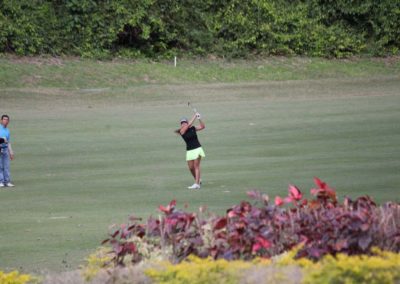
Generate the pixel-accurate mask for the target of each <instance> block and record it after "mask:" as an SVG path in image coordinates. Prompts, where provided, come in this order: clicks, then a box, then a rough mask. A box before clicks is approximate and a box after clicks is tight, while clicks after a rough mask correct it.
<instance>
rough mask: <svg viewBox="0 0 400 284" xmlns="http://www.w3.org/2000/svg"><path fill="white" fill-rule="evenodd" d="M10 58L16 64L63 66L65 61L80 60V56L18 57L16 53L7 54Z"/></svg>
mask: <svg viewBox="0 0 400 284" xmlns="http://www.w3.org/2000/svg"><path fill="white" fill-rule="evenodd" d="M7 57H8V59H10V60H12V62H13V63H16V64H32V65H36V66H42V65H50V66H63V65H64V61H74V60H78V58H76V59H74V58H65V59H63V58H60V57H40V56H35V57H29V56H23V57H18V56H14V55H10V56H7Z"/></svg>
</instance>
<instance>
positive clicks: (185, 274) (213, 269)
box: [145, 256, 270, 284]
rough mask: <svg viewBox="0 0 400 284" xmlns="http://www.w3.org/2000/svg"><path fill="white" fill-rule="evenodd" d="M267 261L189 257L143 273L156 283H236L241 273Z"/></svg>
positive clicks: (263, 264) (162, 264)
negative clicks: (174, 263) (175, 263)
mask: <svg viewBox="0 0 400 284" xmlns="http://www.w3.org/2000/svg"><path fill="white" fill-rule="evenodd" d="M269 263H270V262H269V261H262V260H255V261H253V262H247V261H240V260H236V261H226V260H224V259H220V260H212V259H211V258H207V259H200V258H198V257H193V256H191V257H189V258H188V261H184V262H181V263H179V264H177V265H173V264H171V263H169V262H163V263H161V264H160V265H161V267H159V268H152V269H148V270H147V271H146V272H145V273H146V275H147V276H149V277H150V278H152V279H153V280H154V281H155V282H156V283H170V284H178V283H191V284H196V283H199V284H200V283H221V284H231V283H232V284H233V283H238V279H240V278H241V277H242V275H243V273H244V272H245V271H246V270H248V269H251V268H254V267H262V266H268V265H269Z"/></svg>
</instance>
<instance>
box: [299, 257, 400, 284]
mask: <svg viewBox="0 0 400 284" xmlns="http://www.w3.org/2000/svg"><path fill="white" fill-rule="evenodd" d="M374 252H375V255H373V256H367V255H356V256H348V255H345V254H339V255H337V256H336V257H333V256H330V255H329V256H326V257H324V258H323V259H322V260H321V261H320V262H318V263H315V264H314V265H311V266H308V267H307V268H306V269H305V270H306V273H305V278H304V283H306V284H308V283H310V284H311V283H313V284H318V283H321V284H322V283H323V284H326V283H369V284H373V283H376V284H385V283H387V284H391V283H399V282H400V254H396V253H392V252H382V251H378V250H374Z"/></svg>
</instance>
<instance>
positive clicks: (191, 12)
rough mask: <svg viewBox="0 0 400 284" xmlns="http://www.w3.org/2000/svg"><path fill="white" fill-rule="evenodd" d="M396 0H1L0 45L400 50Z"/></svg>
mask: <svg viewBox="0 0 400 284" xmlns="http://www.w3.org/2000/svg"><path fill="white" fill-rule="evenodd" d="M399 48H400V1H399V0H395V1H393V0H383V1H375V0H366V1H360V0H357V1H352V0H340V1H328V0H296V1H290V0H249V1H241V0H229V1H228V0H218V1H211V0H201V1H196V0H177V1H171V0H65V1H60V0H57V1H50V0H1V1H0V52H12V53H16V54H18V55H34V54H53V55H61V54H69V55H81V56H89V57H105V56H109V55H113V56H115V55H121V56H124V57H139V56H146V57H155V56H168V55H172V54H181V53H184V54H189V55H190V54H191V55H205V54H216V55H218V56H227V57H243V56H246V55H248V54H263V55H270V54H274V55H290V54H300V55H310V56H326V57H345V56H349V55H353V54H360V53H368V54H372V55H386V54H398V53H399Z"/></svg>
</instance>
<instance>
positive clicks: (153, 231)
mask: <svg viewBox="0 0 400 284" xmlns="http://www.w3.org/2000/svg"><path fill="white" fill-rule="evenodd" d="M314 181H315V185H316V187H315V188H313V189H311V191H310V192H311V195H312V196H313V198H312V199H311V200H307V199H305V198H304V197H303V194H302V192H301V191H300V189H298V188H297V187H296V186H294V185H289V190H288V196H286V197H284V198H281V197H279V196H277V197H276V198H275V200H274V202H271V201H270V200H269V198H268V196H267V195H265V194H262V193H260V192H258V191H251V192H248V193H247V194H248V196H249V197H251V198H252V199H254V200H255V202H254V203H253V204H251V203H249V202H246V201H242V202H241V203H240V204H238V205H236V206H233V207H231V208H229V209H228V210H227V212H226V214H225V216H215V215H204V214H202V213H201V212H200V214H196V213H190V212H184V211H180V210H177V209H176V201H175V200H173V201H171V203H170V204H169V205H168V206H166V207H164V206H160V207H159V209H160V211H161V212H162V213H163V215H162V216H160V217H159V218H153V217H150V218H149V219H148V220H147V223H146V224H141V223H140V219H135V218H131V220H130V224H128V225H122V226H120V228H118V229H117V230H115V231H114V232H112V233H110V237H109V238H108V239H107V240H105V241H104V242H103V244H105V243H109V244H110V245H111V246H112V253H113V255H114V261H115V263H116V264H123V263H124V258H125V257H126V256H127V255H130V259H131V261H132V262H134V263H136V262H139V261H141V260H142V255H141V254H140V252H139V251H138V249H137V244H135V241H134V240H135V238H133V237H136V240H137V239H138V238H139V239H141V240H142V241H144V242H149V243H152V245H154V244H156V247H157V248H158V249H160V250H163V249H166V248H169V249H170V250H171V251H172V253H171V255H170V260H171V261H173V262H179V261H182V260H183V259H185V258H186V257H187V256H189V255H190V254H194V255H197V256H200V257H208V256H211V257H213V258H214V259H218V258H225V259H228V260H233V259H245V260H249V259H252V258H254V257H257V256H258V257H265V258H269V257H272V256H275V255H278V254H281V253H283V252H285V251H288V250H290V249H292V248H293V247H295V246H298V245H301V249H300V250H299V252H298V257H307V258H310V259H314V260H319V259H320V258H321V257H322V256H324V255H326V254H331V255H335V254H336V253H339V252H341V253H346V254H349V255H354V254H368V253H369V252H370V249H371V248H372V247H379V248H381V249H383V250H390V251H394V252H399V251H400V204H398V203H393V202H389V203H386V204H384V205H382V206H377V205H376V204H375V202H373V201H372V200H371V198H370V197H368V196H362V197H359V198H357V199H356V200H354V201H353V200H351V199H350V198H347V197H346V198H345V199H344V201H343V202H342V203H339V202H338V200H337V196H336V192H335V190H334V189H332V188H330V187H329V186H328V185H327V184H326V183H324V182H322V181H321V180H319V179H318V178H314Z"/></svg>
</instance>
